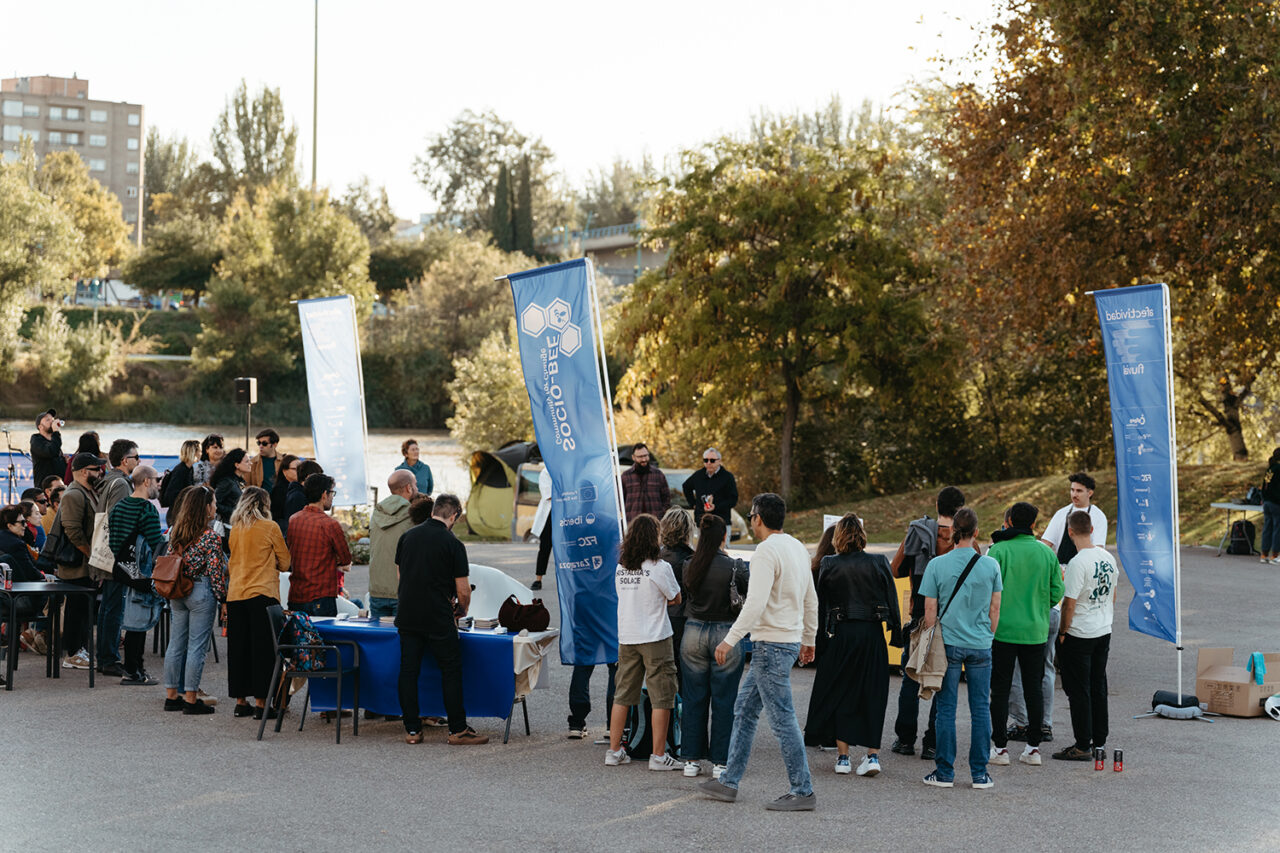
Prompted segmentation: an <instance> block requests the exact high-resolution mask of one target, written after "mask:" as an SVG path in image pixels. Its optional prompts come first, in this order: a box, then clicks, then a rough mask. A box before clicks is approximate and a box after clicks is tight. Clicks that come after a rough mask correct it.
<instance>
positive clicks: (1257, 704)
mask: <svg viewBox="0 0 1280 853" xmlns="http://www.w3.org/2000/svg"><path fill="white" fill-rule="evenodd" d="M1234 656H1235V649H1200V651H1199V652H1198V653H1197V656H1196V697H1197V698H1199V700H1200V701H1201V702H1206V703H1208V706H1209V710H1210V711H1212V712H1214V713H1216V714H1226V715H1227V716H1231V717H1260V716H1262V715H1263V714H1265V713H1266V712H1265V711H1264V710H1263V709H1262V703H1263V702H1265V701H1266V700H1267V697H1269V696H1272V695H1274V694H1276V693H1280V654H1276V653H1273V654H1267V655H1263V659H1264V660H1265V661H1266V664H1267V671H1266V673H1265V674H1264V675H1263V678H1262V681H1263V683H1262V684H1258V683H1257V682H1256V681H1255V680H1254V677H1253V673H1251V672H1249V671H1248V670H1246V669H1245V668H1244V667H1242V666H1233V665H1232V658H1233V657H1234Z"/></svg>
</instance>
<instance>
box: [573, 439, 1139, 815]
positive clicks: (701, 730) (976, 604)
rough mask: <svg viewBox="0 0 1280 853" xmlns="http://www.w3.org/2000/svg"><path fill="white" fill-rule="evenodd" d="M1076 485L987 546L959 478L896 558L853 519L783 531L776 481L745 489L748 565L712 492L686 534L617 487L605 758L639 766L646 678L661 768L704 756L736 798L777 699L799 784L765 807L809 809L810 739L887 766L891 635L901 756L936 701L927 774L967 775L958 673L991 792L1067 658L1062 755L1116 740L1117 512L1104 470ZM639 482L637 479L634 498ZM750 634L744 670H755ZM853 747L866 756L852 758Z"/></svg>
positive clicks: (654, 755) (728, 796)
mask: <svg viewBox="0 0 1280 853" xmlns="http://www.w3.org/2000/svg"><path fill="white" fill-rule="evenodd" d="M646 461H647V460H646ZM704 461H705V462H707V464H708V466H710V465H713V464H714V465H716V466H717V467H718V466H719V462H720V455H719V453H717V452H715V451H714V450H709V451H708V452H707V453H706V454H704ZM637 464H642V463H640V462H639V461H637ZM1068 480H1069V485H1070V498H1071V500H1070V503H1068V504H1067V505H1066V506H1063V507H1062V508H1061V509H1059V510H1058V511H1057V512H1055V513H1054V515H1053V516H1052V517H1051V519H1050V520H1049V522H1048V524H1047V525H1046V526H1045V528H1044V531H1043V533H1041V534H1040V535H1037V533H1036V523H1037V520H1038V517H1039V511H1038V509H1037V508H1036V507H1035V506H1034V505H1032V504H1030V503H1028V502H1025V501H1020V502H1017V503H1014V504H1013V505H1011V506H1010V507H1009V508H1008V510H1006V512H1005V515H1004V518H1003V524H1002V526H1001V527H1000V528H999V529H998V530H995V531H994V532H993V534H992V535H991V536H990V537H989V541H990V544H989V547H988V548H987V549H986V553H983V547H982V545H981V544H980V540H981V539H982V533H981V531H979V529H978V518H977V514H976V513H975V512H974V511H973V510H972V509H971V508H969V507H966V506H965V498H964V494H963V493H962V492H961V491H960V490H959V489H957V488H955V487H951V486H949V487H947V488H944V489H942V490H941V492H940V493H939V494H938V496H937V500H936V511H937V515H936V517H929V516H927V515H926V516H925V517H923V518H921V519H917V520H916V521H913V522H912V523H911V524H910V525H909V527H908V529H907V532H906V535H905V536H904V538H903V540H902V542H901V544H900V545H899V546H898V549H897V551H896V553H895V554H894V555H893V557H892V558H891V559H890V558H888V557H886V556H884V555H880V554H874V553H871V552H869V551H868V550H867V537H866V532H865V530H864V528H863V525H862V521H861V520H860V519H859V518H858V516H857V515H856V514H855V513H848V514H846V515H845V516H843V517H842V518H840V519H839V521H837V522H836V523H835V524H834V525H832V526H830V527H828V528H827V530H826V531H825V532H824V534H823V537H822V539H821V541H820V542H819V545H818V550H817V553H816V554H815V555H814V556H812V557H810V555H809V552H808V550H807V549H806V548H805V546H804V545H802V544H801V543H800V542H798V541H797V540H795V539H794V538H793V537H791V536H790V535H789V534H786V533H785V532H784V530H783V528H784V524H785V518H786V505H785V503H784V501H783V500H782V498H781V497H779V496H778V495H774V494H760V495H757V496H755V498H753V500H752V503H751V512H750V516H749V524H750V529H751V533H752V535H753V537H754V538H755V540H756V541H757V543H758V544H757V547H756V549H755V552H754V553H753V554H752V555H751V561H750V564H749V565H747V564H744V563H743V562H742V561H741V560H735V559H734V558H733V557H731V556H730V555H729V554H728V553H727V552H726V550H725V542H726V538H725V531H726V524H725V520H724V519H723V518H722V516H721V515H720V514H718V513H717V512H713V511H712V509H713V506H711V505H708V506H706V507H705V508H704V512H703V513H701V514H700V519H699V522H698V533H699V535H698V537H697V545H696V547H694V548H691V547H690V539H691V536H690V534H691V530H690V527H689V522H688V517H689V516H688V514H687V513H686V512H684V511H683V510H681V509H678V508H675V509H669V510H667V511H666V512H665V513H664V514H663V515H662V516H661V518H658V517H655V516H654V515H651V514H649V513H646V512H639V513H637V514H635V515H634V516H632V515H631V513H630V507H631V506H633V505H635V503H636V501H635V500H624V505H625V506H627V507H628V515H629V516H630V517H629V524H628V528H627V531H626V534H625V536H624V538H623V541H622V546H621V549H620V557H619V563H618V567H617V573H616V579H615V586H616V589H617V593H618V638H619V652H618V663H617V672H616V690H615V689H613V688H612V687H611V690H610V694H611V699H610V702H611V705H612V708H611V714H610V719H609V726H608V728H609V733H608V734H609V738H608V749H607V750H606V752H605V764H606V765H607V766H618V765H622V764H627V763H629V762H630V760H631V758H630V753H629V751H628V749H627V745H626V744H624V743H623V731H622V730H623V727H624V725H625V724H626V721H627V719H628V714H629V713H632V712H631V711H630V708H631V707H632V706H638V705H639V704H640V702H641V701H642V696H641V685H642V684H643V685H644V686H645V687H646V688H647V698H648V700H649V702H650V703H651V705H652V708H653V711H652V719H651V734H652V748H651V752H650V754H649V758H648V766H649V769H650V770H659V771H661V770H677V769H683V771H684V775H685V776H687V777H696V776H699V775H702V774H703V772H704V771H705V770H706V769H707V768H706V766H705V764H706V763H709V764H710V765H711V766H710V775H711V778H710V779H707V780H705V781H704V782H702V783H701V784H700V786H699V787H700V790H701V792H702V793H703V794H704V795H706V796H708V797H711V798H713V799H717V800H722V801H727V802H732V801H734V800H735V799H736V798H737V791H738V785H739V782H740V781H741V779H742V777H743V774H744V773H745V771H746V766H747V760H748V757H749V755H750V752H751V745H752V743H753V741H754V737H755V731H756V727H757V724H758V720H759V715H760V713H761V710H762V709H767V710H768V717H769V724H770V727H771V728H772V731H773V734H774V735H775V736H776V737H777V739H778V741H779V744H780V745H781V749H782V756H783V761H784V763H785V765H786V768H787V775H788V781H789V784H790V790H789V791H788V793H786V794H785V795H783V796H782V797H780V798H779V799H777V800H775V801H773V802H771V803H769V804H768V806H767V807H768V808H770V809H776V810H787V811H794V810H809V809H812V808H814V807H815V803H816V800H815V797H814V794H813V787H812V782H811V776H810V769H809V762H808V757H807V755H806V752H805V746H806V744H807V745H809V746H817V747H823V748H829V749H832V750H833V751H834V752H835V762H834V772H835V773H836V774H839V775H845V774H856V775H858V776H863V777H873V776H876V775H877V774H879V773H880V772H881V747H882V744H881V738H882V732H883V730H884V724H885V716H886V713H887V711H888V707H889V692H890V691H889V687H890V662H889V657H888V645H887V644H886V638H885V632H886V631H887V632H888V634H889V638H888V639H889V643H890V644H892V645H893V646H897V647H901V648H902V649H903V652H902V659H901V665H902V666H903V668H904V677H903V679H902V684H901V688H900V690H899V696H898V702H897V715H896V719H895V721H894V733H895V735H896V737H895V739H894V741H893V743H892V746H891V747H890V750H891V751H892V752H893V753H896V754H899V755H904V756H911V755H915V754H916V735H917V731H918V726H919V713H920V709H919V703H920V700H921V698H922V697H923V698H928V697H929V696H930V695H933V701H932V703H931V707H930V711H929V715H928V724H927V727H926V731H925V735H924V740H923V744H922V748H921V752H920V756H921V758H923V759H926V760H931V761H933V763H934V769H933V770H932V772H930V773H928V774H927V775H926V776H925V777H924V780H923V781H924V782H925V784H927V785H931V786H935V787H944V788H949V787H952V786H954V784H955V777H956V771H955V762H956V758H957V748H958V747H957V742H956V740H957V739H956V712H957V704H958V698H959V685H960V681H961V677H962V675H963V677H964V679H965V681H966V683H967V695H968V704H969V711H970V717H971V742H970V744H969V753H968V764H969V773H970V777H971V782H972V785H973V787H975V788H980V789H983V788H990V787H993V785H994V782H993V780H992V777H991V775H990V774H989V772H988V767H989V766H991V765H997V766H999V765H1008V764H1010V763H1011V760H1010V753H1009V749H1008V744H1009V742H1010V741H1015V740H1016V741H1024V742H1025V746H1024V748H1023V750H1022V752H1021V754H1020V755H1019V756H1018V759H1019V761H1020V763H1022V764H1025V765H1029V766H1040V765H1041V764H1042V758H1041V754H1040V747H1041V744H1043V743H1045V742H1048V741H1051V740H1052V739H1053V729H1052V719H1053V718H1052V708H1053V706H1052V694H1053V691H1054V678H1055V671H1056V669H1055V661H1056V666H1057V667H1059V668H1060V669H1061V671H1062V678H1063V687H1064V690H1065V692H1066V694H1067V697H1068V699H1069V700H1070V704H1071V726H1072V734H1073V738H1072V741H1071V742H1070V743H1069V744H1067V745H1066V746H1065V747H1064V748H1062V749H1060V750H1059V751H1057V752H1055V753H1054V754H1053V758H1055V759H1059V760H1063V761H1085V760H1090V759H1092V758H1093V756H1094V750H1095V749H1097V748H1103V747H1105V745H1106V742H1107V736H1108V716H1107V678H1106V667H1107V657H1108V652H1109V648H1110V634H1111V623H1112V618H1113V607H1114V599H1115V588H1116V583H1117V568H1116V566H1117V563H1116V561H1115V559H1114V558H1113V557H1112V556H1111V555H1110V554H1109V553H1108V552H1107V551H1106V550H1105V548H1104V547H1103V546H1104V543H1105V541H1106V533H1107V519H1106V516H1105V515H1104V514H1103V513H1102V511H1101V509H1099V508H1098V507H1097V506H1096V505H1095V504H1093V502H1092V496H1093V491H1094V489H1095V488H1096V483H1095V482H1094V480H1093V478H1092V477H1090V476H1089V475H1088V474H1086V473H1083V472H1081V473H1076V474H1073V475H1071V477H1069V478H1068ZM627 491H628V483H627V481H626V479H624V480H623V492H624V499H627V498H629V497H630V496H629V495H628V494H627ZM735 502H736V494H735ZM722 506H723V503H720V504H719V505H718V506H717V507H716V508H717V509H718V508H719V507H722ZM896 578H908V579H909V583H910V588H911V607H910V611H909V612H908V613H907V614H900V612H899V611H900V607H899V594H898V589H897V585H896V580H895V579H896ZM921 629H923V631H924V632H927V631H929V630H930V629H935V630H940V631H941V633H942V640H943V645H944V648H945V652H946V660H945V663H944V664H943V666H942V668H940V669H939V670H938V671H937V672H934V673H932V674H931V676H930V677H929V679H928V681H927V683H926V682H925V681H924V679H925V676H923V675H919V673H918V672H917V675H919V677H920V678H921V679H922V681H917V680H915V679H913V678H912V677H910V676H909V675H907V674H906V672H905V667H906V664H907V662H908V659H909V658H910V656H911V638H912V637H913V636H924V633H923V632H921ZM746 639H749V640H750V661H751V666H750V668H749V669H747V670H746V672H745V675H744V661H745V659H746V653H745V649H744V642H743V641H744V640H746ZM815 658H816V660H817V672H816V674H815V677H814V682H813V689H812V692H811V694H810V702H809V707H808V712H807V715H806V717H805V718H804V725H803V728H802V727H801V720H800V717H799V716H798V715H797V713H796V710H795V708H794V705H793V700H792V691H791V684H790V673H791V669H792V667H793V666H794V665H795V664H796V663H800V664H801V665H804V664H808V663H810V662H812V661H814V660H815ZM585 669H587V670H588V675H589V670H590V667H586V668H585ZM612 674H613V673H612V672H611V675H612ZM576 675H577V673H575V676H576ZM575 680H576V679H575ZM1024 684H1025V685H1030V689H1029V690H1028V689H1024V687H1023V685H1024ZM584 693H585V689H583V690H580V691H578V696H575V693H574V692H573V691H571V694H570V708H571V714H570V718H569V728H570V730H569V736H570V737H576V738H580V737H583V736H585V734H586V729H585V712H584V708H583V706H582V703H581V698H580V697H581V695H582V694H584ZM678 699H679V700H681V701H679V702H678V701H677V700H678ZM678 705H679V706H681V707H682V714H681V718H680V729H681V735H682V737H681V740H680V756H679V759H678V760H677V758H676V757H674V756H671V755H669V754H667V748H668V740H667V738H666V733H667V731H668V728H669V726H670V724H671V714H672V711H673V709H674V708H676V707H677V706H678ZM585 711H586V712H589V703H588V704H587V705H586V706H585ZM708 732H709V733H710V736H709V737H708ZM855 749H858V750H861V751H862V755H861V756H858V757H857V758H856V761H855V757H854V756H853V755H852V753H853V752H854V750H855Z"/></svg>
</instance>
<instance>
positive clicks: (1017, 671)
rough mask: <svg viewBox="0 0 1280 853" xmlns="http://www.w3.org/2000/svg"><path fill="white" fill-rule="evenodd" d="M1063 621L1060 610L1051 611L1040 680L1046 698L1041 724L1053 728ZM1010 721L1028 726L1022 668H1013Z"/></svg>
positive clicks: (1010, 689) (1042, 692) (1010, 691)
mask: <svg viewBox="0 0 1280 853" xmlns="http://www.w3.org/2000/svg"><path fill="white" fill-rule="evenodd" d="M1061 621H1062V613H1061V611H1059V610H1055V609H1050V610H1049V639H1048V641H1047V642H1046V643H1045V644H1044V677H1043V678H1041V679H1040V692H1041V695H1043V696H1044V721H1043V722H1042V723H1041V724H1040V725H1042V726H1044V727H1046V728H1053V684H1054V681H1055V680H1056V677H1057V673H1056V672H1055V671H1054V668H1053V660H1054V657H1055V656H1056V655H1057V653H1058V625H1059V624H1060V623H1061ZM1009 720H1010V721H1011V722H1012V723H1013V724H1014V725H1015V726H1025V725H1027V700H1026V696H1024V695H1023V693H1022V667H1020V666H1016V667H1014V668H1013V683H1012V685H1010V688H1009Z"/></svg>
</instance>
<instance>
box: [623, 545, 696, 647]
mask: <svg viewBox="0 0 1280 853" xmlns="http://www.w3.org/2000/svg"><path fill="white" fill-rule="evenodd" d="M613 585H614V588H615V589H617V591H618V643H619V644H625V645H629V646H632V645H638V644H640V643H655V642H657V641H658V640H665V639H666V638H667V637H670V636H671V634H672V633H673V632H672V630H671V620H670V619H669V618H668V617H667V602H668V601H670V600H671V599H673V598H675V597H676V596H677V595H679V594H680V584H679V583H678V582H677V581H676V574H675V572H673V571H672V570H671V565H670V564H669V563H668V562H667V561H666V560H645V561H644V562H643V563H641V564H640V571H638V572H632V571H628V570H627V569H625V568H623V567H622V566H618V568H617V573H616V574H615V575H614V578H613Z"/></svg>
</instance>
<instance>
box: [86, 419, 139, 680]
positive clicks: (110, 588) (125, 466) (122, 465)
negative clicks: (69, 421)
mask: <svg viewBox="0 0 1280 853" xmlns="http://www.w3.org/2000/svg"><path fill="white" fill-rule="evenodd" d="M107 460H108V461H109V462H110V463H111V470H110V471H108V472H107V474H106V476H105V477H103V478H102V482H101V483H100V487H99V494H100V495H101V496H102V504H101V506H99V507H98V511H99V512H103V513H107V514H108V515H110V513H111V510H112V509H114V508H115V505H116V504H118V503H120V501H122V500H124V499H125V498H127V497H129V495H131V494H132V493H133V479H132V478H133V471H134V469H135V468H137V467H138V445H137V443H136V442H133V441H130V440H129V439H127V438H117V439H116V440H115V441H113V442H111V449H110V450H108V451H107ZM90 539H91V540H92V530H91V531H90ZM85 565H86V566H88V569H89V577H90V579H92V580H100V581H102V603H101V604H100V605H98V672H100V673H102V674H103V675H114V676H117V677H120V678H123V677H124V676H125V675H126V673H125V668H124V665H123V664H122V663H121V661H120V630H121V627H122V625H123V620H124V594H125V592H126V591H127V589H128V587H127V586H126V585H125V584H123V583H120V582H119V581H118V580H116V579H115V577H114V576H113V575H112V573H111V571H109V570H108V571H103V570H101V569H98V568H95V567H93V566H91V565H89V564H88V562H87V561H86V563H85Z"/></svg>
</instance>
